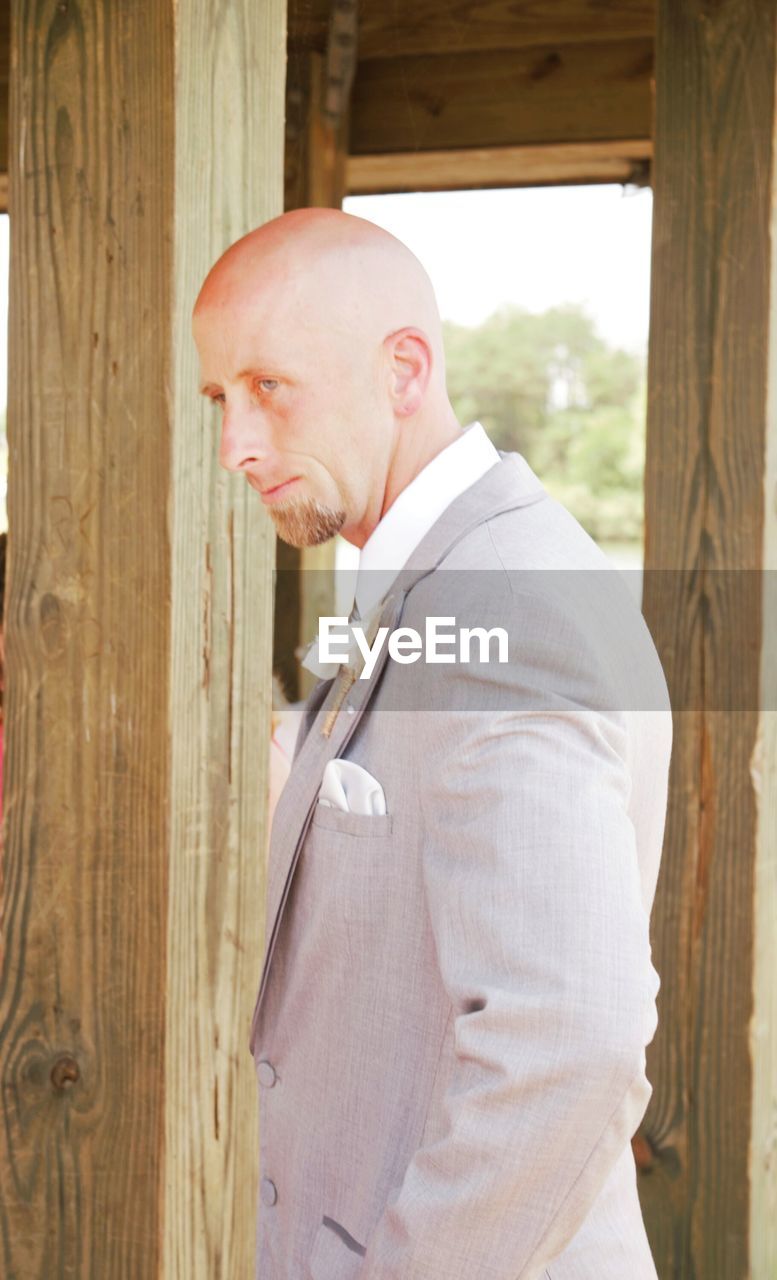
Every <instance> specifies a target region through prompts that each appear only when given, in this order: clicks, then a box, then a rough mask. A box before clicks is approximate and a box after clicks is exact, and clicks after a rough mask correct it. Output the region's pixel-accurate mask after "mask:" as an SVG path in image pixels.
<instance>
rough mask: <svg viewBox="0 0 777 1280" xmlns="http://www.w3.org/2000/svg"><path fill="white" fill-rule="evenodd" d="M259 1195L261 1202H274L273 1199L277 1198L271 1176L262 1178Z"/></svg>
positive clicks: (267, 1203) (269, 1203)
mask: <svg viewBox="0 0 777 1280" xmlns="http://www.w3.org/2000/svg"><path fill="white" fill-rule="evenodd" d="M259 1195H260V1197H261V1201H262V1204H266V1205H272V1204H275V1201H276V1200H277V1199H278V1190H277V1188H276V1186H275V1183H274V1182H273V1181H272V1179H271V1178H262V1185H261V1186H260V1188H259Z"/></svg>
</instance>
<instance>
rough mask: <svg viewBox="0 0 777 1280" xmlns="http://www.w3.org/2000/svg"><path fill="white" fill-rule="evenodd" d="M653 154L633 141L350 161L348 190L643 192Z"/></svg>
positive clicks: (411, 153) (647, 146) (640, 142)
mask: <svg viewBox="0 0 777 1280" xmlns="http://www.w3.org/2000/svg"><path fill="white" fill-rule="evenodd" d="M652 152H653V145H652V142H651V141H650V139H648V138H636V139H634V138H632V139H625V140H624V141H622V142H580V143H565V142H558V143H555V144H553V145H551V146H545V147H471V148H469V149H467V150H451V151H402V152H393V153H389V154H388V155H379V156H349V157H348V162H347V168H346V185H347V188H348V193H349V194H350V195H373V194H378V193H382V192H389V191H469V190H476V189H478V188H480V189H483V188H486V187H538V186H556V185H558V184H560V183H596V182H623V183H634V184H638V185H640V186H644V185H647V184H648V182H649V172H650V156H651V155H652Z"/></svg>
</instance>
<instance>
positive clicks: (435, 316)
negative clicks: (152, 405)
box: [193, 209, 459, 545]
mask: <svg viewBox="0 0 777 1280" xmlns="http://www.w3.org/2000/svg"><path fill="white" fill-rule="evenodd" d="M193 327H194V336H195V340H196V342H197V346H198V349H199V354H200V361H201V375H202V389H203V391H204V392H205V394H207V395H209V396H210V397H211V398H212V399H214V400H216V401H217V402H218V403H219V404H221V406H222V412H223V421H222V425H223V429H222V448H221V456H220V460H221V462H222V465H224V466H226V467H227V468H228V469H230V470H242V471H243V472H244V473H245V474H246V477H247V479H248V481H249V483H251V484H252V485H253V487H254V488H256V489H257V490H258V491H259V492H260V493H261V494H262V497H263V500H264V502H265V505H266V506H267V509H268V511H269V513H270V515H271V516H272V518H273V520H274V522H275V525H276V530H277V531H278V533H279V535H280V536H281V537H285V538H286V540H287V541H290V542H292V543H293V544H294V545H310V544H311V543H315V542H321V541H324V540H325V539H326V538H329V537H331V536H332V535H333V533H336V532H338V531H342V532H343V534H344V536H346V537H349V538H350V540H351V541H354V542H355V543H356V544H357V545H363V542H364V541H365V540H366V537H368V536H369V533H370V532H371V530H372V528H374V526H375V524H377V522H378V520H379V519H380V517H381V515H382V514H383V512H384V511H385V509H386V508H387V506H389V505H390V504H391V502H392V501H393V499H394V497H396V495H397V493H398V492H400V491H401V489H402V488H404V487H405V485H406V484H407V483H409V480H410V479H412V477H413V475H414V474H416V473H417V471H418V470H420V469H421V467H422V466H425V465H426V462H428V461H429V459H430V458H431V457H433V456H434V455H435V454H436V453H438V452H439V451H440V449H441V448H444V447H445V445H446V444H447V443H449V442H450V440H451V439H452V438H453V434H454V432H455V431H458V430H459V425H458V423H457V422H456V421H455V418H454V417H453V414H452V410H451V408H450V405H449V402H448V398H447V393H446V390H445V361H444V352H443V341H442V327H441V323H440V316H439V311H438V308H437V303H436V299H435V296H434V291H433V288H432V285H431V281H430V280H429V277H428V275H427V274H426V272H425V270H424V268H423V267H422V266H421V263H420V262H419V261H418V259H417V258H416V257H415V255H414V254H413V253H411V252H410V250H409V249H408V248H407V246H406V245H404V244H402V243H401V242H400V241H399V240H397V239H396V238H395V237H394V236H392V235H390V234H389V233H388V232H387V231H384V230H383V229H382V228H380V227H377V226H375V225H374V224H373V223H370V222H367V221H366V220H365V219H363V218H357V217H353V216H352V215H350V214H346V213H343V212H341V211H340V210H333V209H298V210H294V211H293V212H290V213H286V214H283V215H281V216H280V217H278V218H274V219H273V220H272V221H271V222H268V223H265V224H264V225H263V226H261V227H259V228H257V229H256V230H255V231H252V232H250V233H249V234H248V235H246V236H244V237H243V238H242V239H240V240H238V241H237V242H236V243H235V244H233V245H232V246H231V247H230V248H229V249H227V251H226V253H224V254H223V255H222V256H221V257H220V258H219V259H218V261H217V262H216V263H215V265H214V266H213V267H212V268H211V270H210V271H209V272H208V275H207V277H206V278H205V281H204V283H203V285H202V288H201V289H200V292H199V295H198V297H197V301H196V304H195V307H194V317H193ZM288 472H291V473H293V474H287V473H288Z"/></svg>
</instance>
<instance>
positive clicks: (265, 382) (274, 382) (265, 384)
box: [256, 378, 278, 391]
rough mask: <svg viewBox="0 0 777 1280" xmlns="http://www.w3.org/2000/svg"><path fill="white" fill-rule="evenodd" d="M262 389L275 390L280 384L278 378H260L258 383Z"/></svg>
mask: <svg viewBox="0 0 777 1280" xmlns="http://www.w3.org/2000/svg"><path fill="white" fill-rule="evenodd" d="M256 385H257V386H258V387H261V389H262V391H274V390H275V388H276V387H277V386H278V379H277V378H260V379H259V381H258V382H257V384H256Z"/></svg>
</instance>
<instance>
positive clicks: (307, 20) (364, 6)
mask: <svg viewBox="0 0 777 1280" xmlns="http://www.w3.org/2000/svg"><path fill="white" fill-rule="evenodd" d="M330 3H331V0H292V2H291V4H290V5H289V38H290V40H291V41H292V42H293V43H295V44H300V45H302V44H305V45H308V46H309V47H312V48H317V49H319V50H322V49H323V48H324V46H325V43H326V33H327V23H328V18H329V8H330ZM654 26H655V3H654V0H456V3H454V4H451V2H450V0H393V3H392V4H390V5H387V4H386V3H385V0H360V4H359V56H360V57H361V58H363V59H368V58H384V57H393V56H397V55H413V54H425V53H433V54H434V53H436V54H442V53H459V52H461V51H462V50H464V49H469V50H481V49H523V48H527V47H531V46H533V45H539V44H576V43H585V42H588V41H600V40H623V39H630V38H634V37H637V38H638V37H643V36H646V37H650V38H652V36H653V30H654Z"/></svg>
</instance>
